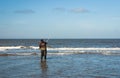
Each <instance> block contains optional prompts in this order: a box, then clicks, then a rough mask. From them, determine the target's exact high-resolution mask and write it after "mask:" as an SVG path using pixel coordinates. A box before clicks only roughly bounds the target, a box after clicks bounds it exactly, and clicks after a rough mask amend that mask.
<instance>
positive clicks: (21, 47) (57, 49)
mask: <svg viewBox="0 0 120 78" xmlns="http://www.w3.org/2000/svg"><path fill="white" fill-rule="evenodd" d="M9 49H39V47H35V46H5V47H4V46H2V47H0V51H4V50H9ZM47 50H55V51H59V50H60V51H63V50H64V51H65V50H66V51H80V50H81V51H84V50H85V51H87V50H96V51H100V50H101V51H105V50H106V51H107V50H120V48H69V47H68V48H66V47H64V48H47Z"/></svg>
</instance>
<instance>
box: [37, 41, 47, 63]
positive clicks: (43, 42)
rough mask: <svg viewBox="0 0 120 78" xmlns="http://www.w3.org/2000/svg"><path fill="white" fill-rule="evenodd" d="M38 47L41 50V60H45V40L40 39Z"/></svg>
mask: <svg viewBox="0 0 120 78" xmlns="http://www.w3.org/2000/svg"><path fill="white" fill-rule="evenodd" d="M39 49H40V50H41V61H42V60H43V57H44V60H46V57H47V42H45V41H44V40H43V39H41V41H40V43H39Z"/></svg>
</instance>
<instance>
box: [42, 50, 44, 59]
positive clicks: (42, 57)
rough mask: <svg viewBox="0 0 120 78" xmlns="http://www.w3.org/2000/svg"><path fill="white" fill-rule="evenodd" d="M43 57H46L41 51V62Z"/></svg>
mask: <svg viewBox="0 0 120 78" xmlns="http://www.w3.org/2000/svg"><path fill="white" fill-rule="evenodd" d="M43 56H44V51H43V50H41V60H42V59H43Z"/></svg>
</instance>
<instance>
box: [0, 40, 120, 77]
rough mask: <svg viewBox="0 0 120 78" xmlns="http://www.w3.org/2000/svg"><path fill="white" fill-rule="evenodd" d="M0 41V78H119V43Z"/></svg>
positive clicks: (115, 41)
mask: <svg viewBox="0 0 120 78" xmlns="http://www.w3.org/2000/svg"><path fill="white" fill-rule="evenodd" d="M44 40H45V41H46V42H47V61H43V62H41V61H40V55H41V53H40V50H39V47H38V46H39V42H40V39H0V78H120V39H44Z"/></svg>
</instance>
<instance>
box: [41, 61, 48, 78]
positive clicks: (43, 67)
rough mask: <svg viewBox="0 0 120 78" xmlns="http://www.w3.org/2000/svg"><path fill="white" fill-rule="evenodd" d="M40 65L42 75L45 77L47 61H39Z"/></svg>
mask: <svg viewBox="0 0 120 78" xmlns="http://www.w3.org/2000/svg"><path fill="white" fill-rule="evenodd" d="M40 65H41V72H42V77H43V78H46V77H47V68H48V65H47V61H41V62H40Z"/></svg>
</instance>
